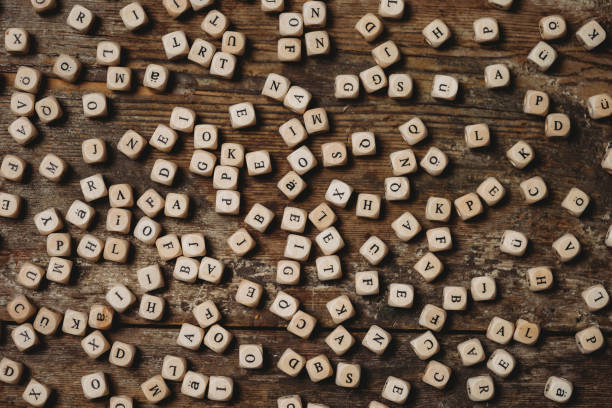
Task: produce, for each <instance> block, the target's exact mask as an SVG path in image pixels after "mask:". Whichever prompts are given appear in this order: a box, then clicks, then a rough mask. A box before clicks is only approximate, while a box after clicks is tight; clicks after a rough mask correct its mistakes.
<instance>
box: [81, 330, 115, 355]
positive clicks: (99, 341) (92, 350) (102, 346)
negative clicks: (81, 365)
mask: <svg viewBox="0 0 612 408" xmlns="http://www.w3.org/2000/svg"><path fill="white" fill-rule="evenodd" d="M81 347H82V348H83V350H85V353H87V356H89V358H92V359H96V358H98V357H100V356H101V355H102V354H104V353H106V352H107V351H108V350H109V349H110V347H111V346H110V343H109V342H108V340H106V337H104V335H103V334H102V332H101V331H99V330H96V331H94V332H91V333H89V335H87V337H84V338H83V340H81Z"/></svg>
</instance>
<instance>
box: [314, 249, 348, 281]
mask: <svg viewBox="0 0 612 408" xmlns="http://www.w3.org/2000/svg"><path fill="white" fill-rule="evenodd" d="M316 264H317V277H318V278H319V280H320V281H322V282H323V281H328V280H334V279H340V278H341V277H342V265H341V263H340V257H339V256H338V255H329V256H320V257H318V258H317V260H316Z"/></svg>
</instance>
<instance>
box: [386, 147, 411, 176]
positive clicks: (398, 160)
mask: <svg viewBox="0 0 612 408" xmlns="http://www.w3.org/2000/svg"><path fill="white" fill-rule="evenodd" d="M389 159H390V160H391V167H392V168H393V175H394V176H403V175H406V174H410V173H414V172H416V171H417V161H416V156H415V155H414V152H413V151H412V149H404V150H399V151H397V152H393V153H391V154H390V155H389Z"/></svg>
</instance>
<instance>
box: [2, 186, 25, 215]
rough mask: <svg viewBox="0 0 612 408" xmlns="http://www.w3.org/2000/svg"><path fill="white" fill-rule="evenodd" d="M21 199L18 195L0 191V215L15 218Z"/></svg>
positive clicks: (18, 213)
mask: <svg viewBox="0 0 612 408" xmlns="http://www.w3.org/2000/svg"><path fill="white" fill-rule="evenodd" d="M21 203H22V199H21V197H19V196H18V195H15V194H9V193H5V192H0V217H5V218H17V217H19V215H20V213H21Z"/></svg>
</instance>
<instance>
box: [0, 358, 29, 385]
mask: <svg viewBox="0 0 612 408" xmlns="http://www.w3.org/2000/svg"><path fill="white" fill-rule="evenodd" d="M23 371H24V366H23V364H21V363H20V362H18V361H14V360H11V359H9V358H6V357H4V358H3V359H2V360H0V381H2V382H3V383H6V384H17V383H19V381H20V380H21V376H22V375H23Z"/></svg>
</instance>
